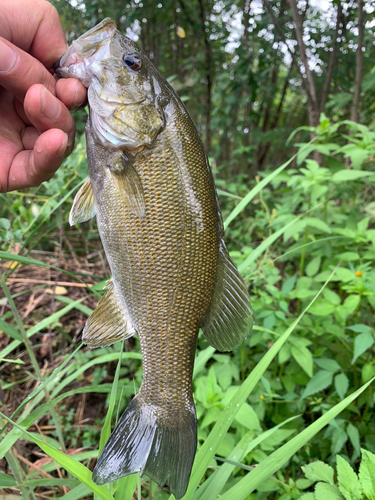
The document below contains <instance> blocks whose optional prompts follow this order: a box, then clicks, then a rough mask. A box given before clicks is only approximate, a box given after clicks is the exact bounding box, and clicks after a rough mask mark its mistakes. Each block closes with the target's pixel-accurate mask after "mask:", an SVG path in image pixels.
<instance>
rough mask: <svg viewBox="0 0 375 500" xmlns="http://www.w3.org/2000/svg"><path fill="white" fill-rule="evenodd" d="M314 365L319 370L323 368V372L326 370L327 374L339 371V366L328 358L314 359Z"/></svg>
mask: <svg viewBox="0 0 375 500" xmlns="http://www.w3.org/2000/svg"><path fill="white" fill-rule="evenodd" d="M314 361H315V363H316V364H317V365H318V366H319V368H323V370H327V371H329V372H333V373H335V372H337V371H338V370H341V366H340V365H339V364H338V362H337V361H335V360H334V359H329V358H318V359H314Z"/></svg>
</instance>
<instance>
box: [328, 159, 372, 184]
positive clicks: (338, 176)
mask: <svg viewBox="0 0 375 500" xmlns="http://www.w3.org/2000/svg"><path fill="white" fill-rule="evenodd" d="M366 156H367V155H366ZM369 175H374V172H367V171H366V170H347V169H345V170H339V171H338V172H336V173H334V174H333V176H332V178H331V180H332V181H333V182H336V183H339V182H344V181H354V180H356V179H361V178H363V177H368V176H369Z"/></svg>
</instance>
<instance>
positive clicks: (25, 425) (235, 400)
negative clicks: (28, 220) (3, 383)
mask: <svg viewBox="0 0 375 500" xmlns="http://www.w3.org/2000/svg"><path fill="white" fill-rule="evenodd" d="M290 161H292V159H291V160H290ZM290 161H289V162H286V163H285V164H284V165H282V166H281V167H279V168H278V169H277V170H276V171H275V172H273V173H272V174H270V175H268V176H267V177H266V178H264V179H263V180H262V181H261V183H259V184H258V185H257V186H256V187H255V188H254V189H253V190H251V191H250V192H249V193H248V195H247V196H245V197H244V198H243V199H242V200H241V201H240V202H239V203H238V205H237V206H236V208H235V209H234V210H233V211H232V213H231V214H230V215H229V216H228V218H227V220H226V226H228V225H229V224H230V223H231V222H232V221H233V220H234V219H235V218H236V217H238V216H239V215H240V214H241V212H242V211H243V210H244V209H245V207H246V206H247V205H248V203H250V201H251V200H252V199H253V198H254V196H255V195H256V194H257V193H259V192H260V190H261V189H262V188H264V187H265V186H267V185H268V184H269V183H270V182H271V181H272V180H273V179H274V178H275V176H276V175H277V174H278V173H279V172H281V171H282V170H283V169H284V168H285V167H286V166H287V165H288V164H289V163H290ZM298 220H299V218H296V219H295V220H293V221H292V222H290V223H288V224H285V226H284V227H283V228H281V229H279V230H278V231H276V232H275V233H273V234H272V235H271V236H269V237H268V238H267V239H266V240H265V241H264V242H263V243H262V244H261V245H260V246H259V247H258V248H257V249H255V250H254V251H253V252H252V253H251V254H250V255H249V256H248V257H247V259H246V260H245V261H244V263H243V264H242V265H241V267H240V270H242V271H245V270H246V269H248V266H249V264H250V263H252V262H254V261H255V260H256V259H258V258H260V257H261V256H262V254H263V253H264V252H266V251H267V249H268V248H269V247H270V246H271V245H272V244H273V243H274V242H275V241H276V240H277V239H278V238H279V237H281V236H282V235H283V234H284V233H285V231H286V230H289V229H290V227H291V226H293V224H295V223H296V222H298ZM38 227H39V226H38ZM0 258H1V259H4V260H8V261H10V262H18V263H22V264H24V265H27V264H33V265H37V266H42V267H47V264H45V263H43V262H42V261H40V260H36V259H32V258H30V257H27V256H20V255H14V254H11V253H8V252H4V251H2V252H0ZM59 271H61V272H66V271H64V270H62V269H59ZM67 274H69V275H70V276H71V277H74V279H75V280H77V281H79V282H81V283H84V281H83V280H82V279H81V278H80V277H79V276H75V275H72V273H67ZM332 275H333V273H332ZM332 275H331V277H332ZM331 277H329V278H328V280H327V281H326V283H325V284H324V285H323V287H322V288H321V290H320V291H319V292H318V293H317V294H316V296H315V297H314V298H313V300H312V301H311V303H310V304H309V305H308V306H307V307H306V308H305V309H304V311H303V312H302V313H301V314H300V315H299V316H298V317H297V318H296V319H295V321H294V322H293V323H292V325H291V326H290V327H289V328H287V329H286V330H285V331H284V333H283V334H282V335H280V336H279V338H277V340H276V341H275V342H274V344H273V345H272V346H271V347H270V348H269V350H268V351H267V352H265V353H264V356H263V357H262V359H261V360H260V361H259V363H258V364H257V365H256V367H255V368H254V369H253V370H252V371H251V373H249V374H248V375H247V377H246V378H245V379H244V380H243V381H242V383H241V385H239V386H238V388H237V390H236V392H235V393H234V395H233V396H232V398H231V400H230V401H229V403H228V404H227V405H226V407H225V408H224V410H223V411H222V412H221V414H220V416H219V418H218V419H217V421H216V423H215V425H214V427H213V428H212V430H211V432H210V433H209V434H208V437H207V438H206V439H205V442H204V443H203V445H202V446H201V447H200V448H199V449H198V451H197V454H196V457H195V461H194V466H193V470H192V474H191V479H190V483H189V487H188V490H187V493H186V495H185V497H184V500H200V499H204V500H216V499H217V498H219V497H220V498H221V499H222V500H242V499H243V500H244V499H246V498H247V497H248V496H249V495H250V494H251V493H252V492H254V491H256V489H257V488H258V487H259V486H260V485H261V484H262V482H263V481H265V480H266V479H267V478H268V477H270V476H271V475H272V474H274V473H275V472H276V471H278V470H279V469H280V468H281V467H282V466H283V464H285V462H287V461H288V460H289V459H290V458H291V457H292V456H293V454H295V453H296V452H297V451H298V450H300V449H301V448H302V447H304V446H305V445H306V443H307V442H308V441H309V440H310V439H311V438H312V437H313V436H315V435H316V434H317V433H318V432H319V431H320V430H321V429H322V428H323V427H324V426H326V425H327V424H328V423H329V422H330V421H332V419H334V418H335V417H336V416H337V415H338V414H339V413H340V412H341V411H342V410H343V409H345V408H346V407H347V406H348V405H350V403H352V402H353V400H354V399H355V398H357V397H358V396H359V395H360V394H361V393H362V392H363V391H364V390H365V389H366V388H367V387H368V386H369V384H371V383H372V381H373V379H371V380H370V381H368V382H367V383H366V384H364V385H363V386H362V387H361V388H360V389H358V390H357V391H355V392H353V393H352V394H350V395H349V396H347V397H346V398H345V399H343V400H342V401H341V402H340V403H338V404H336V405H335V406H334V407H332V408H331V409H330V410H329V411H327V412H326V413H324V414H323V415H322V416H321V417H320V418H318V419H317V420H316V421H315V422H313V423H312V424H311V425H310V426H308V427H306V428H305V429H304V430H303V431H302V432H301V433H299V434H298V435H296V436H295V437H293V439H291V440H290V441H288V442H287V443H286V444H284V445H283V446H281V447H280V448H279V449H277V450H276V451H274V452H273V453H271V454H270V455H269V456H267V458H265V459H264V460H262V461H260V463H259V464H258V465H257V466H256V467H255V468H253V469H252V470H250V471H249V472H248V473H247V474H245V475H244V476H243V477H242V478H241V479H239V480H238V481H237V482H236V484H234V485H231V486H229V487H228V482H229V480H230V479H231V477H232V474H233V472H234V470H235V469H236V468H238V467H240V468H241V467H242V468H245V469H246V467H245V466H243V465H242V464H241V461H243V459H244V457H245V456H246V455H247V454H248V453H249V452H250V451H252V450H254V449H255V448H256V447H258V446H259V445H260V444H261V443H262V441H264V440H265V439H266V438H268V437H269V436H270V435H272V433H274V432H276V431H277V430H278V429H280V428H281V427H282V426H284V425H285V424H288V423H289V422H290V421H292V420H293V419H287V420H285V422H282V423H280V424H278V425H277V426H275V427H273V428H271V429H268V430H267V431H265V432H263V433H261V434H260V435H258V436H257V437H256V438H254V437H253V435H252V434H251V433H246V434H245V435H244V436H243V437H242V438H241V439H240V441H239V442H238V443H237V444H236V446H235V447H234V449H233V450H232V452H231V453H230V454H229V456H228V458H227V460H225V461H224V463H223V464H222V465H221V466H220V467H218V468H217V469H216V470H215V472H213V473H211V474H207V470H208V469H209V467H210V463H211V462H212V460H213V459H214V457H215V455H216V453H217V451H218V449H219V447H220V446H221V444H223V442H224V439H225V436H226V433H227V432H228V430H229V428H230V426H231V424H232V422H233V420H234V419H235V417H236V415H237V414H238V412H239V411H240V409H241V406H242V405H243V404H244V403H245V402H246V400H247V398H248V397H249V395H250V394H251V392H252V391H253V390H254V388H255V387H256V385H257V384H258V383H259V381H260V379H261V377H262V376H263V375H264V373H265V371H266V370H267V368H268V367H269V366H270V364H271V363H272V361H273V360H274V359H275V356H276V355H277V354H278V353H279V352H280V349H281V348H282V346H283V345H284V344H285V342H286V340H287V339H288V337H289V336H290V335H291V334H292V333H293V332H294V331H295V329H296V327H297V325H298V324H299V322H300V321H301V319H302V317H303V316H304V314H305V313H306V311H307V310H308V309H309V307H310V306H311V305H312V304H313V303H314V302H315V300H316V299H317V298H318V297H319V296H320V294H321V292H322V291H323V290H324V288H325V286H326V284H327V283H328V282H329V280H330V279H331ZM5 278H6V277H3V279H2V281H1V284H2V287H3V290H4V293H5V295H6V298H7V300H8V303H9V305H10V307H11V309H12V312H13V315H14V318H15V322H16V325H15V326H14V325H10V324H9V323H7V322H6V321H4V320H1V323H0V327H1V329H2V330H3V332H4V333H5V334H7V335H8V336H9V337H11V338H12V341H11V342H10V343H9V344H8V345H7V347H5V348H4V349H3V350H2V351H1V352H0V360H8V359H9V357H10V356H12V355H13V352H14V351H15V350H16V349H17V348H18V347H19V346H21V345H23V346H25V348H26V349H27V351H28V353H29V357H30V360H31V363H32V366H33V370H34V373H33V376H34V377H35V381H36V382H37V383H36V388H35V389H34V390H33V391H32V392H31V394H30V395H29V396H27V398H25V400H24V401H23V402H22V403H21V404H20V405H19V406H18V408H17V409H16V411H15V412H14V413H13V414H12V415H11V416H6V415H5V414H4V412H0V430H1V434H0V435H1V438H2V439H1V442H0V458H2V457H4V456H5V457H6V459H7V462H8V465H9V467H10V469H11V471H12V475H8V474H0V488H18V489H19V490H20V491H21V494H22V497H23V498H25V499H36V495H35V489H36V488H38V487H55V486H60V487H61V486H65V487H67V488H69V489H70V491H68V492H67V493H65V494H63V496H60V497H59V498H61V499H64V500H78V499H81V498H84V497H86V496H89V495H94V497H95V499H103V500H110V499H112V500H113V499H114V500H120V499H121V500H132V498H134V495H135V498H138V499H139V500H140V499H141V481H140V479H139V477H138V476H137V475H133V476H129V477H126V478H123V479H121V480H119V481H117V482H116V483H114V484H110V485H104V486H97V485H96V484H94V483H93V481H92V480H91V472H90V470H89V468H88V465H84V464H83V463H82V462H84V461H87V460H90V459H94V458H97V456H98V453H99V450H101V449H102V448H103V446H104V444H105V442H106V440H107V439H108V437H109V434H110V431H111V425H112V424H113V420H114V417H115V415H116V404H118V400H119V397H121V395H119V385H120V384H119V380H120V370H121V362H122V361H123V360H126V359H140V358H141V356H140V354H139V353H132V352H123V351H122V349H121V350H120V351H118V350H117V351H116V349H114V350H111V349H108V348H107V349H100V350H97V351H96V352H95V355H94V356H91V355H87V354H85V352H84V351H82V350H81V347H82V346H81V345H79V346H78V347H77V348H76V349H75V350H74V352H72V353H71V354H70V355H69V356H67V357H65V358H62V359H61V364H60V365H59V367H58V368H56V369H55V370H54V371H53V372H52V373H50V374H49V375H48V376H44V375H42V373H41V371H40V368H39V366H38V363H37V361H36V359H35V356H34V353H33V348H32V345H31V342H30V340H31V338H32V337H33V335H35V334H36V333H38V332H40V331H41V330H43V329H45V328H48V327H49V326H51V325H53V324H54V323H55V322H56V321H57V320H58V319H59V318H61V317H62V316H63V315H64V314H66V313H67V312H68V311H70V310H72V309H77V310H80V311H83V312H85V314H87V315H89V314H90V313H91V312H92V311H91V310H90V308H88V307H86V306H83V305H82V304H81V302H82V300H83V299H79V300H75V301H73V300H71V299H69V298H66V297H62V298H61V302H62V303H63V305H64V306H63V307H62V308H61V309H60V310H58V311H57V312H54V313H53V314H51V315H50V316H49V317H46V318H44V319H43V320H42V321H40V322H39V323H37V324H36V325H35V326H33V327H31V328H28V329H27V328H25V327H24V325H23V323H22V321H21V318H20V316H19V314H18V312H17V309H16V307H15V304H14V300H13V297H12V294H11V293H10V291H9V289H8V287H7V285H6V279H5ZM87 289H88V290H89V292H90V293H92V294H95V295H97V296H98V295H100V294H99V293H98V291H97V290H95V287H91V286H90V287H88V286H87ZM255 320H256V318H255ZM255 329H260V327H257V326H256V327H255ZM214 353H215V351H214V349H213V348H211V347H208V348H206V349H205V350H203V351H201V352H200V353H199V354H198V356H197V358H196V364H195V370H194V377H196V376H197V374H199V373H200V372H201V370H202V369H204V367H205V365H206V363H207V362H208V361H209V360H210V359H211V358H212V356H213V355H214ZM10 360H11V361H13V360H12V359H10ZM111 361H117V362H118V364H117V369H116V374H115V378H114V382H113V384H112V386H110V385H108V384H99V385H88V386H85V387H80V388H79V389H74V390H68V391H66V392H64V390H65V388H66V387H67V386H68V385H69V384H70V383H72V382H74V381H76V380H78V379H79V378H80V377H81V376H82V375H83V374H84V373H85V372H86V371H87V370H89V369H90V368H92V367H93V366H99V365H102V364H105V363H108V362H111ZM99 392H101V393H106V394H107V395H108V412H107V415H106V419H105V423H104V426H103V430H102V433H101V438H100V443H98V448H99V450H94V451H85V452H81V453H79V454H77V455H75V456H74V457H73V456H70V455H69V454H68V453H67V452H66V450H65V448H64V442H63V435H64V433H63V429H61V424H60V421H59V415H58V408H59V405H60V404H61V403H62V402H63V401H64V400H65V399H66V398H68V397H70V396H72V395H77V394H84V393H99ZM48 413H49V414H50V416H51V419H52V421H53V422H54V424H55V426H56V429H57V431H58V432H57V435H58V441H56V440H53V439H47V438H45V437H43V436H38V435H36V434H35V433H33V432H30V431H29V430H28V429H29V428H30V427H31V426H32V425H34V424H35V423H36V422H37V421H38V419H40V418H41V417H42V416H44V415H46V414H48ZM117 413H118V412H117ZM19 439H23V440H26V441H29V442H32V443H34V444H35V445H37V446H38V447H39V448H40V449H41V450H42V451H43V452H44V453H45V454H46V455H47V456H49V457H51V459H52V460H53V461H51V462H49V463H48V464H46V465H44V466H41V470H42V471H43V473H46V474H48V473H49V472H51V471H53V470H56V469H57V467H58V466H59V467H62V468H64V469H65V470H66V471H67V474H66V476H65V477H61V478H56V477H53V476H51V477H48V478H46V477H43V476H40V474H39V475H38V474H37V472H36V471H35V470H32V469H29V471H28V472H25V469H24V467H23V466H22V465H21V462H20V460H19V458H18V457H17V454H16V453H14V445H15V443H16V442H17V440H19ZM57 464H58V465H57ZM202 481H203V482H202ZM149 487H150V492H152V491H155V486H153V485H151V486H149ZM150 498H151V493H150ZM173 498H174V497H173V496H170V499H171V500H172V499H173Z"/></svg>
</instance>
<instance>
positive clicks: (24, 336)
mask: <svg viewBox="0 0 375 500" xmlns="http://www.w3.org/2000/svg"><path fill="white" fill-rule="evenodd" d="M0 276H1V286H2V288H3V290H4V294H5V296H6V298H7V300H8V303H9V306H10V308H11V310H12V313H13V316H14V319H15V320H16V323H17V326H18V329H19V331H20V333H21V336H22V340H23V343H24V344H25V347H26V350H27V353H28V355H29V357H30V361H31V364H32V365H33V368H34V370H35V373H36V378H37V380H38V381H39V382H40V383H42V382H43V375H42V373H41V371H40V368H39V365H38V361H37V359H36V357H35V354H34V351H33V349H32V347H31V343H30V341H29V339H28V337H27V333H26V330H25V328H24V326H23V323H22V320H21V318H20V315H19V314H18V311H17V307H16V305H15V303H14V300H13V298H12V294H11V293H10V290H9V288H8V286H7V284H6V282H5V278H4V276H3V275H0ZM44 393H45V396H46V400H47V402H49V401H51V398H50V395H49V392H48V389H47V387H45V388H44ZM50 412H51V416H52V419H53V421H54V424H55V426H56V432H57V436H58V440H59V443H60V446H61V449H62V451H65V444H64V439H63V434H62V429H61V425H60V419H59V416H58V415H57V413H56V410H55V409H54V408H51V410H50Z"/></svg>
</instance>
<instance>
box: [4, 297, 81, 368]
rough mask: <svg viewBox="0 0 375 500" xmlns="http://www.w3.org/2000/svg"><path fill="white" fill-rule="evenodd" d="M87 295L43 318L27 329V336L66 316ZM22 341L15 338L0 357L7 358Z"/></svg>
mask: <svg viewBox="0 0 375 500" xmlns="http://www.w3.org/2000/svg"><path fill="white" fill-rule="evenodd" d="M85 298H86V297H82V298H81V299H78V300H75V301H74V302H72V303H71V304H68V305H67V306H65V307H63V308H62V309H60V310H59V311H56V312H55V313H54V314H51V316H49V317H48V318H45V319H43V320H42V321H40V322H39V323H38V324H37V325H34V326H32V327H31V328H29V329H28V330H27V331H26V335H27V338H30V337H32V336H33V335H35V334H36V333H39V332H40V331H41V330H44V329H45V328H48V326H49V325H50V324H52V323H54V322H55V321H57V320H58V319H60V318H61V316H64V314H66V313H67V312H69V311H70V310H72V309H74V308H75V306H76V305H77V304H79V303H80V302H82V301H83V300H85ZM21 344H22V342H21V341H19V340H13V341H12V342H11V343H10V344H9V345H7V347H5V348H4V349H3V350H2V351H1V352H0V358H6V357H7V356H8V355H9V354H10V353H11V352H12V351H14V349H17V347H18V346H19V345H21Z"/></svg>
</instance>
